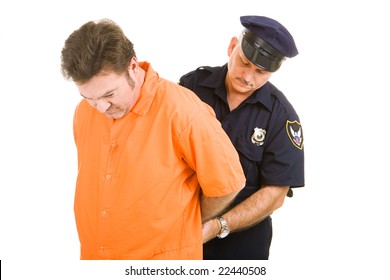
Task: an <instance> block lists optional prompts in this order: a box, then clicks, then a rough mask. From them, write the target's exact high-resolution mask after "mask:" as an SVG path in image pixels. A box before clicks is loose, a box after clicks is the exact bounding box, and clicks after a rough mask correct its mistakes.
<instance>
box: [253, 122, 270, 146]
mask: <svg viewBox="0 0 390 280" xmlns="http://www.w3.org/2000/svg"><path fill="white" fill-rule="evenodd" d="M266 133H267V132H266V131H265V130H264V129H262V128H258V127H255V129H254V132H253V134H252V137H251V141H252V143H253V144H255V145H256V146H262V145H263V144H264V139H265V134H266Z"/></svg>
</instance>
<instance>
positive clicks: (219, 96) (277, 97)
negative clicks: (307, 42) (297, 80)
mask: <svg viewBox="0 0 390 280" xmlns="http://www.w3.org/2000/svg"><path fill="white" fill-rule="evenodd" d="M240 20H241V24H242V25H243V26H244V29H243V31H242V33H241V34H240V36H238V37H233V38H232V39H231V41H230V44H229V47H228V55H229V60H228V62H227V63H226V64H225V65H223V66H220V67H199V68H198V69H196V70H194V71H191V72H189V73H188V74H186V75H183V76H182V77H181V78H180V81H179V83H180V84H181V85H183V86H185V87H187V88H189V89H191V90H193V91H194V92H195V93H196V94H197V95H198V96H199V97H200V98H201V99H202V100H203V101H204V102H206V103H208V104H209V105H210V106H211V107H212V108H213V109H214V111H215V113H216V116H217V118H218V120H219V121H220V122H221V124H222V127H223V128H224V130H225V131H226V133H227V134H228V135H229V137H230V140H231V141H232V142H233V144H234V146H235V148H236V150H237V152H238V154H239V156H240V161H241V164H242V167H243V169H244V171H245V175H246V186H245V188H244V189H243V190H242V191H241V192H240V193H239V195H238V196H237V198H236V199H235V201H234V203H233V204H232V205H231V207H230V208H229V209H228V211H227V212H225V213H224V214H223V215H222V216H220V217H216V218H215V219H212V220H209V221H207V222H205V223H204V225H203V241H204V253H203V254H204V259H235V260H239V259H260V260H266V259H268V258H269V249H270V246H271V240H272V220H271V214H272V213H273V212H274V211H275V210H276V209H278V208H280V207H281V206H282V205H283V203H284V199H285V197H286V196H289V197H291V196H292V188H296V187H303V186H304V149H303V142H304V141H303V133H302V127H301V123H300V120H299V117H298V115H297V113H296V111H295V110H294V108H293V106H292V105H291V104H290V102H289V101H288V100H287V98H286V96H285V95H284V94H283V93H282V92H281V91H280V90H278V89H277V88H276V87H275V86H274V85H273V84H272V83H270V82H269V78H270V77H271V75H272V73H273V72H275V71H277V70H278V69H279V67H280V66H281V64H282V62H283V61H284V60H285V59H286V57H288V58H291V57H294V56H296V55H297V54H298V50H297V48H296V45H295V42H294V39H293V37H292V35H291V34H290V33H289V31H288V30H287V29H286V28H285V27H284V26H283V25H282V24H280V23H279V22H277V21H276V20H274V19H271V18H268V17H264V16H242V17H241V18H240ZM286 235H287V234H286Z"/></svg>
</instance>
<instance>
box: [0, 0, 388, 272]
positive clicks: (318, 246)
mask: <svg viewBox="0 0 390 280" xmlns="http://www.w3.org/2000/svg"><path fill="white" fill-rule="evenodd" d="M385 3H386V1H379V0H371V1H358V0H355V1H347V0H346V1H342V0H328V1H309V0H308V1H304V0H295V1H290V0H279V1H277V0H268V1H263V0H253V1H252V0H241V1H237V0H235V1H233V0H220V1H218V0H214V1H212V0H197V1H157V0H156V1H147V0H143V1H142V0H139V1H117V0H111V1H100V0H94V1H92V0H91V1H82V0H78V1H74V0H68V1H61V2H59V1H43V0H36V1H27V0H24V1H3V2H2V4H0V26H1V28H0V79H1V83H0V92H1V93H0V102H1V109H0V121H1V126H0V133H1V134H0V175H1V179H0V191H1V193H0V215H1V216H0V218H1V221H0V227H1V228H0V259H1V260H2V274H3V276H4V277H5V278H4V279H69V278H70V277H73V278H72V279H83V278H85V279H88V278H89V277H90V278H91V279H92V278H94V279H128V278H129V277H128V276H127V277H125V276H124V268H126V267H128V265H129V264H131V262H125V263H123V262H117V263H115V264H113V263H111V262H98V264H96V263H90V262H84V263H83V262H80V261H78V258H79V243H78V237H77V232H76V228H75V223H74V217H73V195H74V183H75V178H76V151H75V146H74V142H73V135H72V118H73V112H74V108H75V105H76V104H77V102H78V101H79V99H80V98H79V95H78V92H77V89H76V87H75V86H74V85H73V84H72V83H71V82H68V81H65V80H64V79H63V78H62V76H61V73H60V52H61V49H62V46H63V43H64V40H65V39H66V38H67V37H68V36H69V35H70V33H71V32H73V30H75V29H77V28H78V27H80V26H81V25H82V24H83V23H85V22H86V21H89V20H97V19H101V18H110V19H112V20H114V21H116V22H117V23H118V24H120V25H121V26H122V28H123V29H124V31H125V33H126V34H127V36H128V37H129V39H130V40H131V41H132V42H133V43H134V45H135V49H136V52H137V56H138V59H139V60H140V61H143V60H147V61H149V62H151V64H152V66H153V68H154V69H155V70H157V71H158V72H159V74H160V76H162V77H165V78H168V79H171V80H174V81H177V80H178V79H179V77H180V76H181V75H182V74H184V73H186V72H188V71H190V70H193V69H194V68H196V67H198V66H202V65H211V66H217V65H222V64H224V63H225V62H226V61H227V59H228V57H227V46H228V44H229V41H230V38H231V37H232V36H234V35H237V34H238V33H239V32H240V31H241V29H242V26H241V25H240V22H239V16H241V15H250V14H257V15H265V16H269V17H273V18H275V19H277V20H278V21H280V22H281V23H283V24H284V25H285V26H286V27H287V28H288V29H289V30H290V32H291V33H292V34H293V35H294V38H295V40H296V43H297V46H298V49H299V51H300V54H299V55H298V56H297V57H295V58H293V59H291V60H287V61H286V62H285V63H284V65H283V66H282V68H281V69H280V70H279V72H277V73H275V74H274V76H273V77H272V78H271V82H273V83H274V84H275V85H276V86H277V87H278V88H279V89H280V90H282V91H283V92H284V93H285V94H286V95H287V97H288V98H289V100H290V101H291V102H292V104H293V105H294V107H295V108H296V110H297V111H298V113H299V115H300V118H301V122H302V124H303V129H304V135H305V155H306V158H305V164H306V187H305V188H302V189H298V190H296V191H295V193H294V197H293V198H292V199H287V200H286V202H285V205H284V206H283V208H281V209H280V210H279V211H277V212H276V213H274V215H273V220H274V239H273V244H272V250H271V256H270V261H268V262H260V264H262V265H266V266H268V268H269V270H268V274H267V276H266V277H264V278H263V279H286V278H287V277H289V279H353V278H355V277H361V278H359V279H367V278H368V277H370V279H388V278H389V275H390V272H389V270H388V268H387V265H388V264H389V251H390V246H389V240H388V236H390V230H389V218H388V215H389V213H390V211H389V210H390V207H389V204H388V201H389V199H388V195H389V191H388V189H389V187H390V184H389V180H388V178H389V163H388V158H389V156H390V152H389V146H388V144H387V143H388V141H389V129H390V125H389V120H388V119H387V117H388V95H389V93H390V92H389V87H388V80H389V74H390V71H389V68H388V66H389V62H390V59H389V50H390V43H389V39H388V37H389V31H388V27H389V26H390V20H389V17H388V10H387V9H386V8H385ZM141 264H142V263H141ZM158 264H159V265H160V264H161V263H158ZM179 264H180V263H176V262H173V263H172V262H167V265H171V266H174V265H179ZM221 264H224V263H223V262H222V263H221ZM234 264H236V265H246V264H247V262H244V261H242V262H235V263H234ZM251 264H253V263H251ZM145 265H150V263H148V262H146V263H145ZM191 265H195V266H198V267H201V266H202V263H201V262H200V263H198V262H194V263H192V264H191ZM232 265H233V264H232ZM110 276H111V277H110ZM236 277H237V276H236ZM132 278H133V279H135V278H134V277H132ZM146 278H147V277H141V278H140V279H146ZM206 278H207V277H203V279H206ZM150 279H156V278H155V277H153V278H150ZM157 279H163V278H162V277H160V278H157ZM170 279H173V278H170ZM174 279H180V278H179V277H177V278H174ZM210 279H215V277H211V278H210ZM220 279H222V278H220ZM240 279H245V278H243V277H240ZM258 279H259V278H258Z"/></svg>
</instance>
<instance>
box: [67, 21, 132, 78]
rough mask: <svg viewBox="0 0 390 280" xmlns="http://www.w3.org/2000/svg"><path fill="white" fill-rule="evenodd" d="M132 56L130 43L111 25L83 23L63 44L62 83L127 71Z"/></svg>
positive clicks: (113, 24)
mask: <svg viewBox="0 0 390 280" xmlns="http://www.w3.org/2000/svg"><path fill="white" fill-rule="evenodd" d="M133 56H135V51H134V48H133V43H131V42H130V40H129V39H127V37H126V36H125V35H124V33H123V31H122V29H121V28H120V27H119V26H118V25H117V24H116V23H115V22H113V21H111V20H109V19H103V20H100V21H98V22H93V21H90V22H87V23H85V24H84V25H83V26H81V27H80V28H79V29H78V30H75V31H74V32H73V33H72V34H71V35H70V36H69V37H68V39H67V40H66V41H65V45H64V47H63V49H62V52H61V72H62V75H63V76H64V77H65V78H66V79H71V80H73V81H74V82H76V83H80V84H82V83H85V82H87V81H88V80H89V79H91V78H92V77H93V76H95V75H97V74H99V73H100V72H101V71H115V72H117V73H118V74H120V73H123V72H125V71H127V67H128V65H129V63H130V60H131V59H132V58H133Z"/></svg>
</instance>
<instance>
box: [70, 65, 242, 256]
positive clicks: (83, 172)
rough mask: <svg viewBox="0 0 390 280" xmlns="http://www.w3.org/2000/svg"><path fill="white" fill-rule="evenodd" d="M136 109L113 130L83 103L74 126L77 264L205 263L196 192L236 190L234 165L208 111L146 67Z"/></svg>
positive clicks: (239, 179) (237, 180)
mask: <svg viewBox="0 0 390 280" xmlns="http://www.w3.org/2000/svg"><path fill="white" fill-rule="evenodd" d="M140 65H141V67H142V68H143V69H144V70H145V71H146V77H145V83H144V85H143V87H142V89H141V93H140V97H139V100H138V101H137V103H136V104H135V106H134V107H133V109H132V110H131V111H130V112H129V113H128V114H127V115H125V116H124V117H122V118H120V119H117V120H113V119H109V118H107V117H106V116H104V115H103V114H102V113H100V112H98V111H97V110H96V109H95V108H93V107H92V106H90V105H89V104H88V102H87V101H86V100H82V101H81V102H80V104H79V105H78V107H77V109H76V112H75V116H74V136H75V142H76V147H77V152H78V176H77V183H76V192H75V203H74V211H75V217H76V224H77V230H78V234H79V239H80V244H81V259H166V260H167V259H202V225H201V214H200V202H199V192H200V186H201V189H202V191H203V192H204V193H205V195H207V196H223V195H227V194H230V193H232V192H234V191H237V190H239V189H240V188H241V187H243V186H244V184H245V176H244V174H243V171H242V167H241V165H240V162H239V158H238V155H237V153H236V151H235V149H234V147H233V145H232V144H231V141H230V140H229V138H228V137H227V136H226V134H225V132H224V131H223V129H222V128H221V125H220V123H219V122H218V120H217V119H216V118H215V117H214V113H213V111H212V109H211V108H210V107H208V105H206V104H204V103H203V102H201V101H200V99H198V97H197V96H196V95H195V94H193V93H192V92H191V91H189V90H188V89H186V88H184V87H181V86H179V85H177V84H175V83H173V82H170V81H167V80H165V79H162V78H160V77H159V76H158V74H157V72H155V71H154V70H153V69H152V67H151V66H150V65H149V63H147V62H142V63H140Z"/></svg>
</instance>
